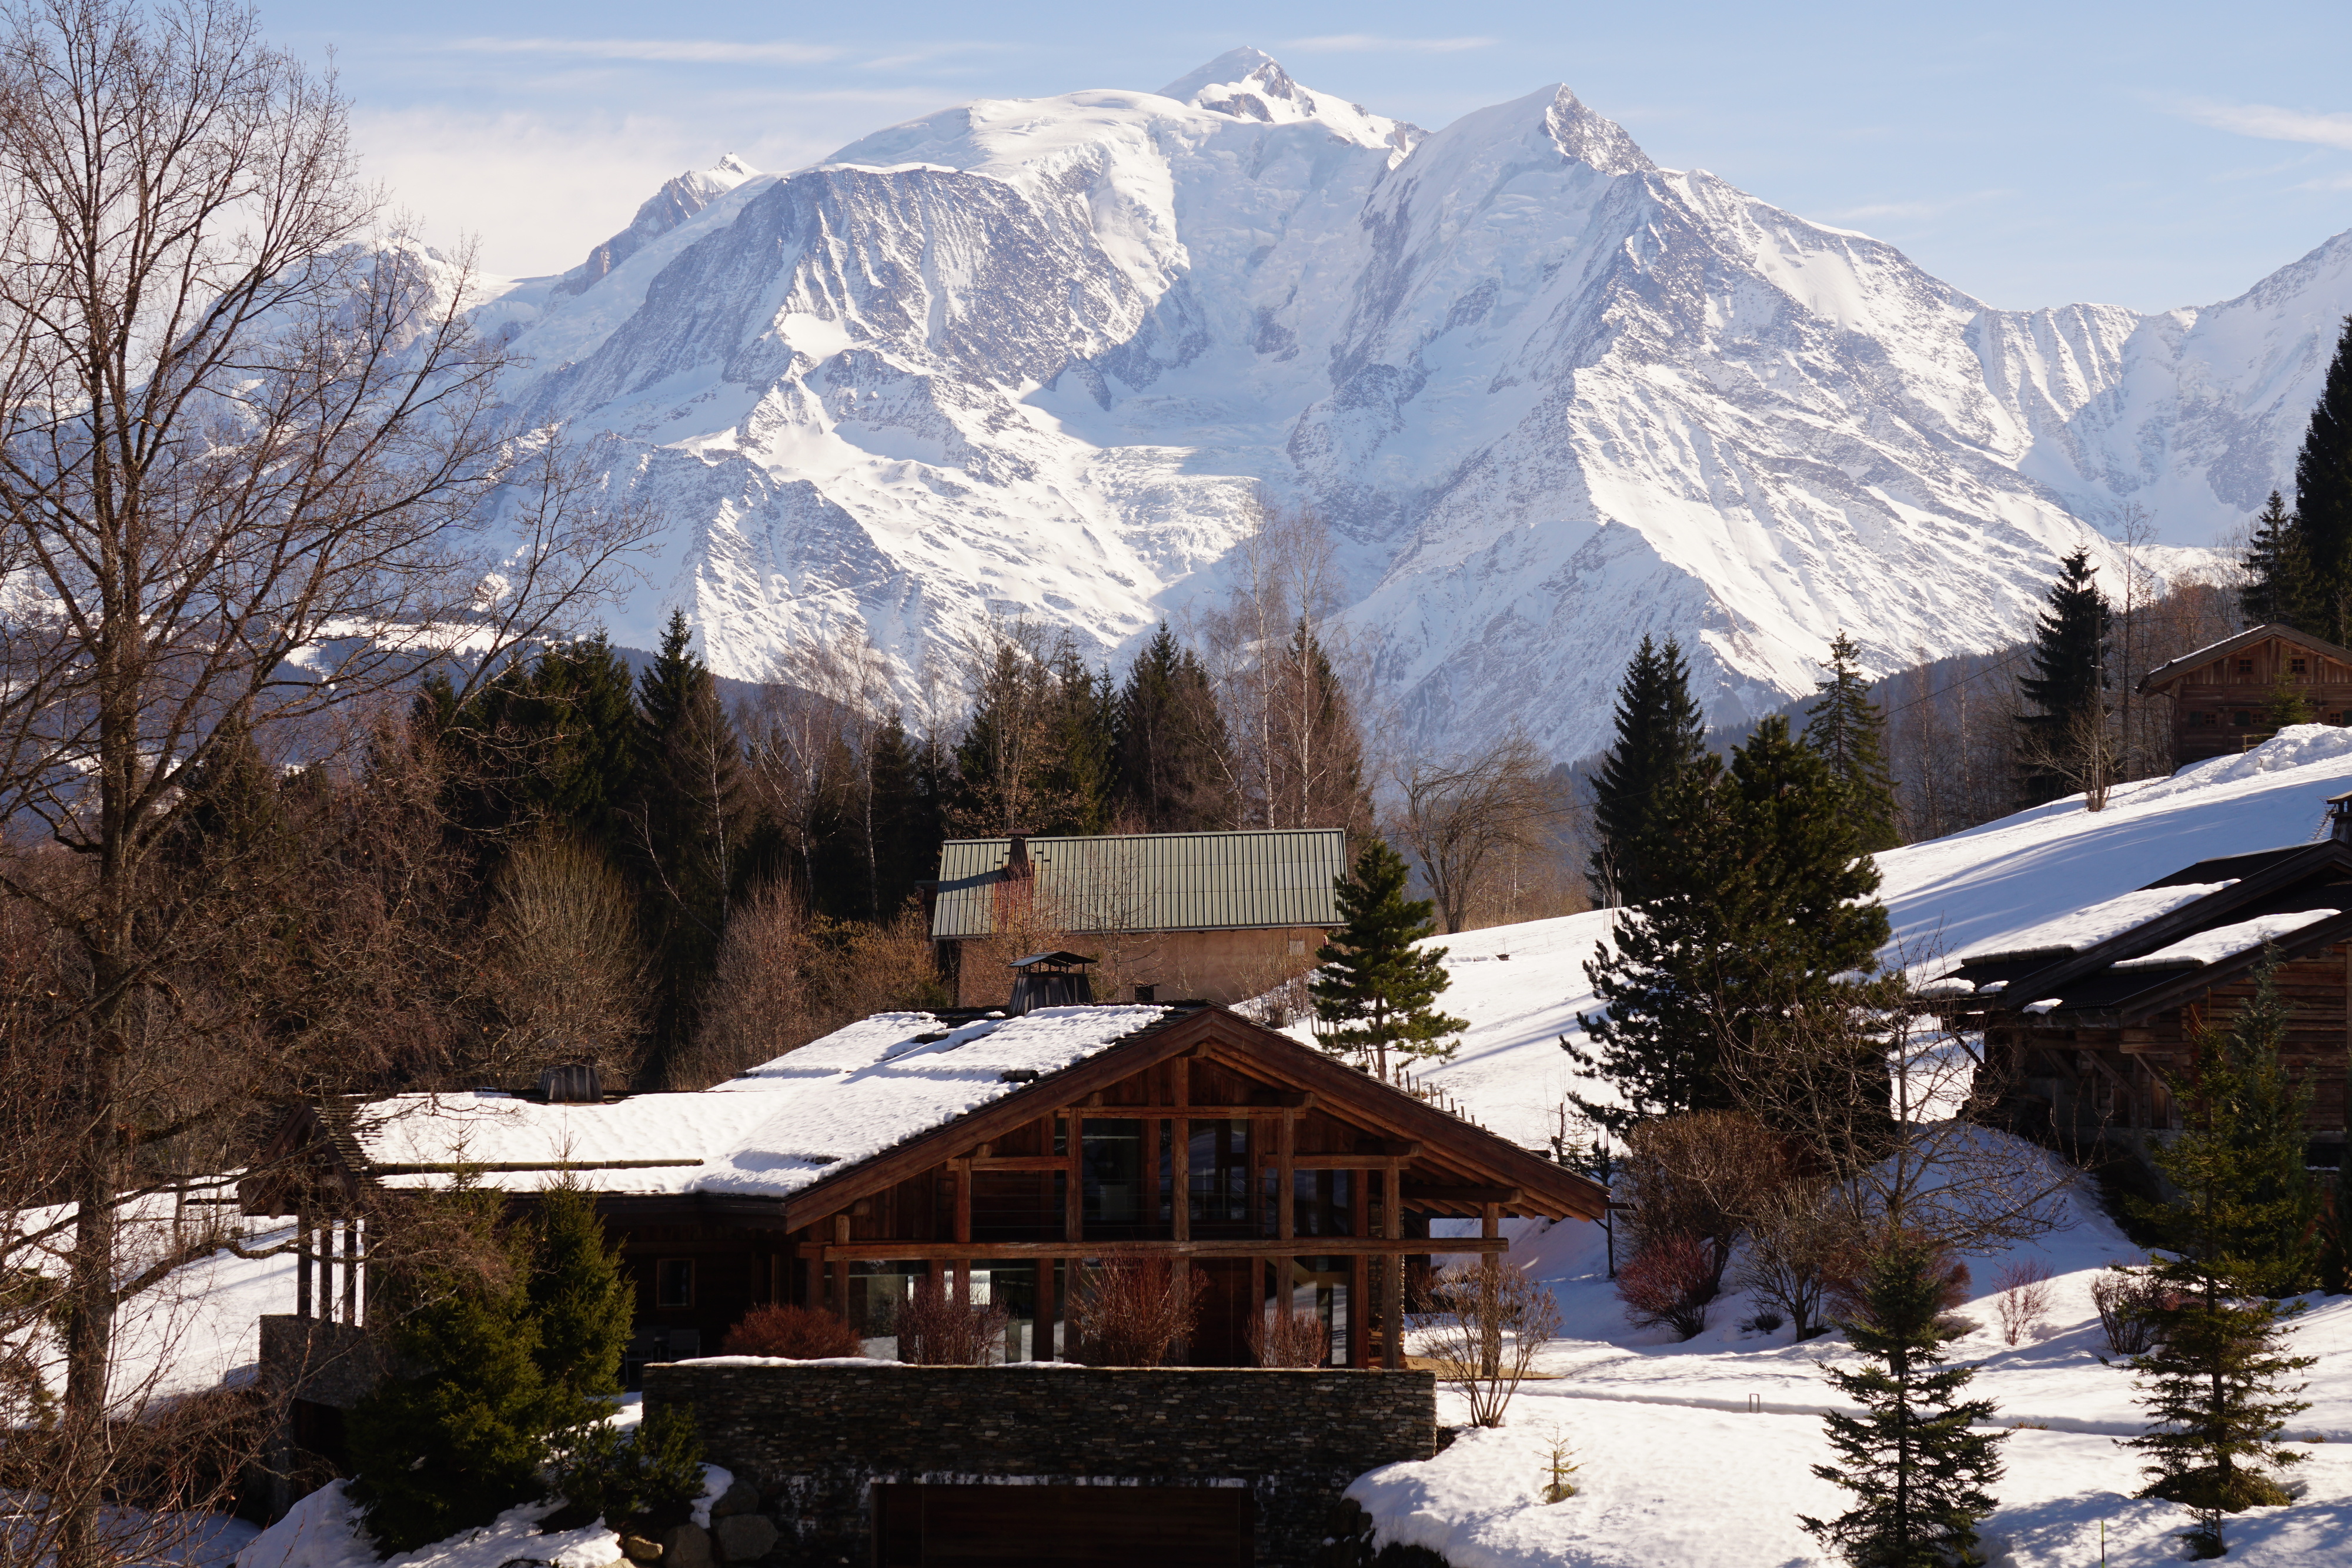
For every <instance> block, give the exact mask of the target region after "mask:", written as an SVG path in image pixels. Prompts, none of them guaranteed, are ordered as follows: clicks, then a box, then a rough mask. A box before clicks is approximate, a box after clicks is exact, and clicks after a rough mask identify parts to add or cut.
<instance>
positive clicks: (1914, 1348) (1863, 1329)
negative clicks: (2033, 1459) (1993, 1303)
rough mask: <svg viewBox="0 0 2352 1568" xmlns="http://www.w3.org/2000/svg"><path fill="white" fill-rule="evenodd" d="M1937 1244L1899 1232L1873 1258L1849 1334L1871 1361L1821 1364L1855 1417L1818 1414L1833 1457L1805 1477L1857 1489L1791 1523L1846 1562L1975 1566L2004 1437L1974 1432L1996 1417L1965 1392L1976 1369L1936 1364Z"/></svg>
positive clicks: (1939, 1333) (1939, 1310) (1940, 1341)
mask: <svg viewBox="0 0 2352 1568" xmlns="http://www.w3.org/2000/svg"><path fill="white" fill-rule="evenodd" d="M1937 1261H1938V1260H1937V1256H1936V1253H1935V1250H1934V1249H1932V1248H1930V1247H1928V1246H1927V1245H1926V1244H1924V1243H1923V1242H1922V1241H1920V1240H1919V1239H1917V1238H1915V1237H1910V1236H1906V1235H1902V1234H1899V1233H1898V1234H1897V1235H1895V1237H1893V1238H1892V1239H1890V1240H1889V1241H1888V1242H1887V1243H1886V1245H1885V1247H1884V1248H1883V1249H1881V1250H1880V1251H1879V1252H1878V1253H1877V1254H1876V1255H1875V1256H1874V1257H1873V1258H1872V1260H1871V1262H1870V1269H1869V1272H1868V1274H1867V1276H1866V1278H1865V1279H1864V1281H1862V1286H1861V1291H1860V1301H1859V1306H1860V1311H1859V1312H1856V1313H1855V1314H1854V1315H1853V1316H1852V1317H1850V1318H1848V1319H1847V1320H1846V1321H1845V1330H1846V1334H1847V1337H1848V1338H1849V1339H1851V1340H1852V1341H1853V1346H1854V1348H1855V1349H1856V1350H1858V1351H1860V1352H1861V1353H1862V1354H1864V1356H1867V1357H1868V1358H1869V1359H1870V1362H1871V1364H1870V1365H1868V1366H1866V1367H1864V1369H1862V1370H1861V1371H1858V1372H1849V1371H1846V1370H1844V1369H1843V1368H1842V1367H1836V1366H1825V1367H1823V1369H1822V1372H1823V1375H1825V1376H1827V1377H1828V1378H1829V1380H1830V1382H1831V1384H1832V1385H1834V1386H1835V1387H1836V1389H1837V1390H1838V1392H1839V1393H1841V1394H1843V1395H1844V1396H1846V1397H1847V1398H1848V1399H1851V1400H1853V1402H1854V1403H1856V1404H1858V1405H1860V1406H1862V1411H1863V1413H1862V1414H1861V1415H1859V1416H1847V1415H1843V1414H1842V1413H1839V1412H1836V1411H1832V1412H1830V1413H1828V1415H1827V1416H1825V1417H1824V1420H1825V1421H1826V1422H1827V1425H1828V1427H1829V1440H1830V1447H1831V1448H1832V1449H1834V1450H1835V1451H1836V1455H1837V1461H1838V1462H1837V1463H1835V1464H1832V1465H1815V1466H1814V1467H1813V1473H1814V1474H1815V1475H1817V1476H1819V1477H1820V1478H1821V1479H1823V1480H1825V1481H1828V1482H1830V1483H1831V1484H1832V1485H1834V1486H1837V1487H1841V1488H1843V1489H1844V1490H1847V1491H1850V1492H1852V1493H1853V1494H1854V1505H1853V1507H1852V1508H1850V1509H1848V1510H1847V1511H1845V1512H1844V1513H1843V1514H1840V1515H1839V1516H1838V1517H1837V1518H1835V1519H1832V1520H1819V1519H1812V1518H1808V1517H1806V1516H1804V1515H1799V1516H1798V1519H1799V1522H1800V1523H1801V1524H1802V1525H1803V1526H1804V1527H1805V1529H1806V1530H1807V1531H1811V1533H1812V1534H1813V1535H1814V1536H1815V1537H1816V1538H1817V1539H1819V1540H1820V1541H1821V1542H1822V1543H1823V1544H1825V1545H1827V1546H1830V1547H1832V1549H1833V1550H1835V1551H1836V1552H1838V1553H1839V1554H1840V1555H1841V1556H1843V1558H1844V1559H1845V1560H1846V1561H1847V1562H1848V1563H1853V1564H1854V1568H1940V1565H1941V1564H1943V1563H1949V1562H1951V1561H1953V1560H1954V1559H1958V1561H1960V1562H1963V1563H1968V1562H1974V1561H1976V1560H1977V1559H1976V1557H1975V1551H1976V1545H1977V1530H1976V1527H1977V1523H1978V1521H1979V1520H1982V1519H1983V1518H1984V1517H1985V1516H1986V1515H1987V1514H1989V1513H1990V1512H1992V1511H1993V1498H1992V1492H1991V1490H1990V1489H1991V1487H1992V1484H1993V1483H1994V1482H1995V1481H1997V1480H1999V1479H2000V1473H2001V1465H2000V1443H2001V1441H2002V1439H2003V1437H2004V1435H2003V1434H1998V1433H1987V1432H1977V1431H1971V1430H1970V1429H1969V1428H1970V1427H1975V1426H1979V1425H1981V1424H1983V1423H1985V1422H1987V1421H1990V1419H1991V1418H1992V1415H1993V1406H1992V1402H1991V1401H1990V1400H1987V1399H1962V1398H1960V1397H1959V1394H1960V1391H1961V1390H1962V1389H1964V1388H1966V1387H1967V1386H1968V1385H1969V1380H1970V1379H1971V1378H1973V1377H1974V1376H1975V1375H1976V1372H1975V1369H1974V1368H1972V1367H1967V1366H1945V1365H1943V1361H1944V1355H1943V1345H1944V1342H1945V1340H1946V1338H1947V1331H1946V1330H1945V1329H1944V1328H1943V1327H1941V1326H1940V1322H1941V1319H1942V1316H1943V1312H1944V1308H1943V1302H1942V1296H1943V1291H1944V1288H1945V1286H1944V1281H1943V1280H1942V1278H1940V1277H1939V1276H1940V1270H1939V1269H1938V1267H1937Z"/></svg>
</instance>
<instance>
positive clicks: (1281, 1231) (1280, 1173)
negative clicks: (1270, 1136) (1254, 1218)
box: [1274, 1116, 1298, 1241]
mask: <svg viewBox="0 0 2352 1568" xmlns="http://www.w3.org/2000/svg"><path fill="white" fill-rule="evenodd" d="M1297 1141H1298V1119H1297V1117H1295V1116H1285V1117H1284V1118H1283V1119H1282V1125H1281V1126H1279V1127H1277V1128H1276V1129H1275V1134H1274V1234H1275V1236H1276V1239H1279V1240H1283V1241H1287V1240H1289V1239H1291V1237H1292V1236H1293V1234H1294V1233H1295V1231H1296V1228H1297V1223H1298V1215H1297V1209H1298V1183H1297V1179H1296V1178H1295V1176H1294V1175H1293V1171H1294V1169H1295V1167H1294V1166H1293V1165H1292V1164H1291V1162H1292V1160H1293V1159H1294V1158H1295V1157H1296V1155H1297V1150H1296V1149H1295V1148H1294V1147H1293V1145H1296V1144H1297Z"/></svg>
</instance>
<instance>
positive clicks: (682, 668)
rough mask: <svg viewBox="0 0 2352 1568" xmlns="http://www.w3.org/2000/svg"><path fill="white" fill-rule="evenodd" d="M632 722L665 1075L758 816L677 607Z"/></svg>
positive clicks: (713, 684) (657, 1063)
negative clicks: (750, 831)
mask: <svg viewBox="0 0 2352 1568" xmlns="http://www.w3.org/2000/svg"><path fill="white" fill-rule="evenodd" d="M635 734H636V768H635V781H634V786H633V789H634V795H635V800H634V809H633V810H632V813H631V816H632V819H633V820H632V822H631V827H632V829H633V831H634V832H635V860H636V862H638V865H639V868H640V874H641V877H642V880H643V882H644V884H645V886H646V934H647V936H648V937H649V938H650V945H651V946H652V948H653V952H654V958H655V966H656V975H655V982H654V987H653V990H654V998H653V1000H654V1034H655V1045H654V1050H653V1051H652V1053H651V1054H650V1056H649V1057H648V1058H647V1061H646V1066H645V1070H644V1071H645V1073H646V1078H647V1080H648V1081H649V1082H665V1074H666V1072H667V1066H668V1056H669V1054H670V1053H671V1052H672V1051H675V1050H677V1047H678V1046H680V1045H681V1044H683V1043H684V1042H685V1040H686V1039H687V1037H688V1033H689V1032H690V1031H691V1029H692V1025H693V1019H694V1009H695V1007H696V1005H697V1003H698V1000H699V999H700V996H701V992H702V988H703V986H704V984H705V982H706V981H707V980H708V979H709V976H710V972H711V970H712V968H713V967H714V966H715V965H716V963H717V960H718V954H719V936H720V935H721V934H722V932H723V931H724V929H725V927H726V923H727V907H728V904H729V901H730V894H731V893H732V891H733V886H734V879H735V874H736V872H737V869H738V865H739V862H740V858H741V857H742V855H743V852H744V850H745V848H746V845H747V841H748V837H749V829H750V825H751V793H750V788H749V786H748V784H747V783H746V781H745V779H744V778H743V745H742V742H741V740H740V738H739V737H737V735H736V732H735V726H734V724H733V722H732V721H731V720H730V718H729V717H728V715H727V709H726V706H725V704H724V703H723V702H722V701H721V700H720V698H719V683H718V681H717V680H715V679H714V678H713V677H712V675H711V674H710V671H709V667H708V666H707V665H705V664H703V662H702V660H701V659H700V658H699V657H698V656H697V655H696V654H695V653H694V650H693V633H692V632H691V631H690V630H689V629H688V626H687V623H686V617H685V615H684V614H682V613H680V612H676V611H673V612H671V613H670V619H669V624H668V626H667V628H665V630H664V631H663V633H662V645H661V652H660V653H659V655H658V656H657V657H656V659H655V660H654V662H653V663H652V664H649V665H648V666H646V670H645V671H644V673H643V674H640V675H639V676H638V679H637V716H636V725H635Z"/></svg>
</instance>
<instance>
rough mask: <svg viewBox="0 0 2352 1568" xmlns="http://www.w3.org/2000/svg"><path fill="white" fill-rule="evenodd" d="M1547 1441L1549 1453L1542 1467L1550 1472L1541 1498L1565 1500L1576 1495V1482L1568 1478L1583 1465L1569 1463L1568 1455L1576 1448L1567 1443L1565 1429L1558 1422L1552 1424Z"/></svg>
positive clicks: (1547, 1500)
mask: <svg viewBox="0 0 2352 1568" xmlns="http://www.w3.org/2000/svg"><path fill="white" fill-rule="evenodd" d="M1549 1442H1550V1453H1549V1455H1548V1456H1547V1458H1545V1461H1544V1468H1545V1469H1547V1470H1548V1471H1549V1472H1550V1474H1549V1478H1548V1479H1546V1480H1545V1481H1544V1488H1543V1500H1544V1501H1546V1502H1566V1501H1567V1500H1569V1499H1570V1498H1572V1497H1574V1496H1575V1495H1576V1483H1575V1482H1574V1481H1572V1480H1570V1479H1569V1478H1570V1476H1573V1475H1574V1474H1576V1472H1577V1471H1578V1470H1580V1469H1583V1468H1584V1467H1583V1466H1581V1465H1577V1464H1571V1463H1570V1460H1569V1457H1570V1455H1572V1454H1574V1453H1575V1452H1576V1450H1575V1448H1572V1447H1570V1444H1569V1440H1568V1431H1567V1429H1566V1428H1565V1427H1561V1426H1560V1425H1559V1423H1558V1422H1554V1423H1553V1424H1552V1428H1551V1433H1550V1437H1549Z"/></svg>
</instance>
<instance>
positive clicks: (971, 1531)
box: [874, 1485, 1251, 1568]
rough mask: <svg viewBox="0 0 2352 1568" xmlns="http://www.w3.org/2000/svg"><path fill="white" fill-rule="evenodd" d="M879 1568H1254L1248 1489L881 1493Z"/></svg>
mask: <svg viewBox="0 0 2352 1568" xmlns="http://www.w3.org/2000/svg"><path fill="white" fill-rule="evenodd" d="M874 1542H875V1554H874V1561H875V1562H876V1563H877V1564H879V1565H880V1568H948V1565H949V1564H956V1565H958V1568H961V1565H963V1564H974V1565H977V1564H981V1563H1005V1564H1011V1563H1070V1564H1076V1563H1087V1564H1090V1565H1095V1568H1099V1565H1100V1564H1103V1563H1116V1564H1118V1568H1249V1565H1250V1561H1251V1551H1250V1494H1249V1489H1248V1488H1246V1487H1067V1486H1045V1487H1024V1486H997V1487H988V1486H919V1485H892V1486H877V1487H876V1488H875V1489H874Z"/></svg>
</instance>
